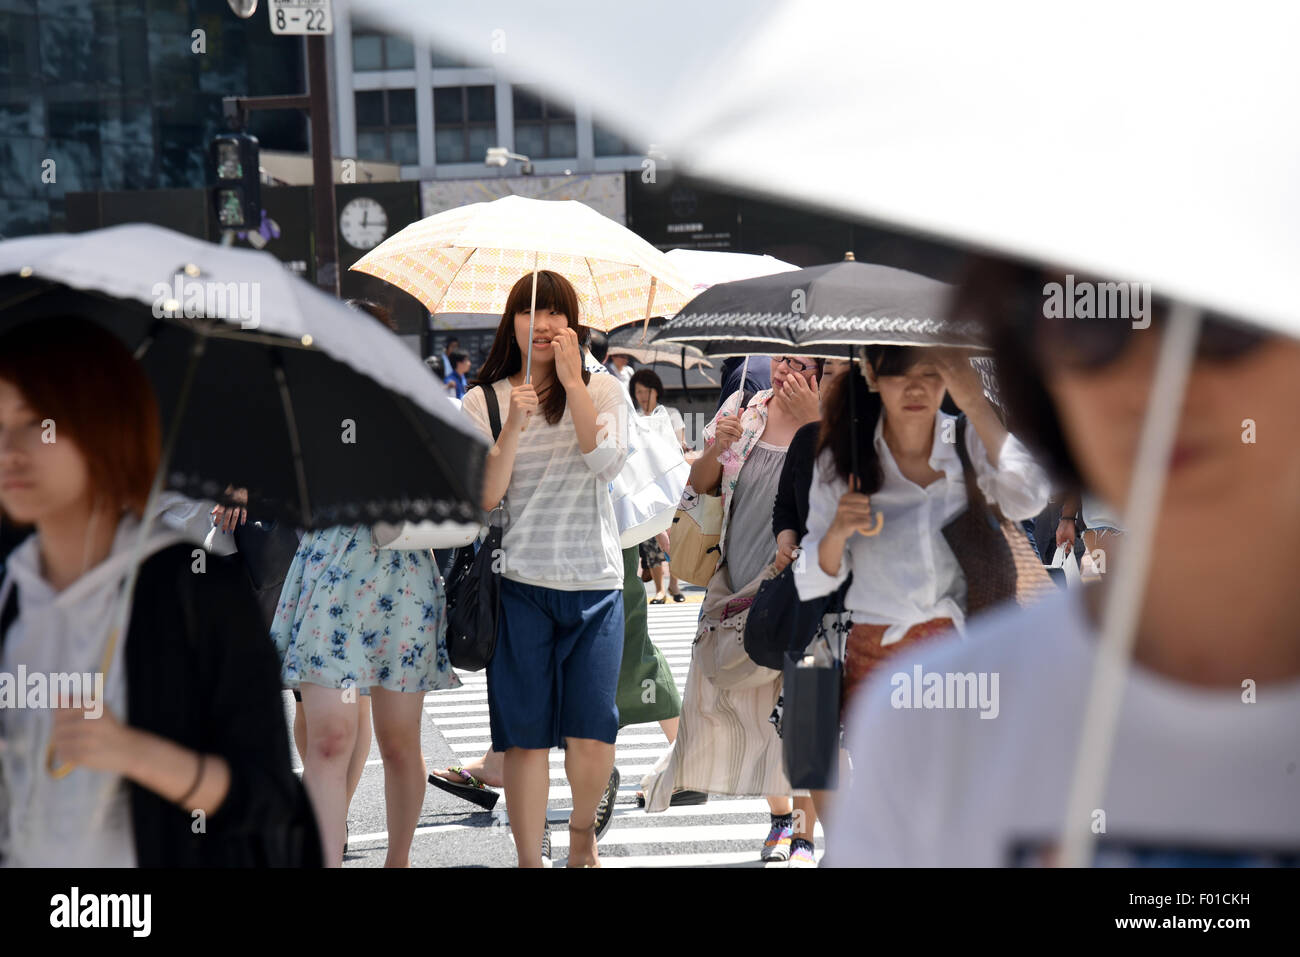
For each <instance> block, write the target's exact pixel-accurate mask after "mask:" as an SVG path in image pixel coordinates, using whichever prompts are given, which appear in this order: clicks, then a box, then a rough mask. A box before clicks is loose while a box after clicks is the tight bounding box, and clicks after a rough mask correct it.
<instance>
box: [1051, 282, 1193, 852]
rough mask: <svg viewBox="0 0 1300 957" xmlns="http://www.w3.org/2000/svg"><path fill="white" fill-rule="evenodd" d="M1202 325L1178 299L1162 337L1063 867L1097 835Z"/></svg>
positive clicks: (1105, 619)
mask: <svg viewBox="0 0 1300 957" xmlns="http://www.w3.org/2000/svg"><path fill="white" fill-rule="evenodd" d="M1200 332H1201V312H1200V310H1199V309H1197V308H1195V307H1193V306H1189V305H1186V304H1184V303H1176V304H1175V305H1174V307H1173V309H1172V315H1171V316H1170V322H1169V324H1168V327H1167V328H1166V329H1165V334H1164V341H1163V342H1162V343H1161V344H1160V354H1159V357H1158V358H1157V360H1156V373H1155V376H1154V378H1153V381H1152V383H1151V390H1150V392H1149V393H1148V394H1147V409H1146V417H1145V420H1144V421H1143V423H1142V433H1141V437H1140V439H1139V445H1138V457H1137V463H1136V465H1135V467H1134V470H1133V477H1132V479H1131V480H1130V482H1129V494H1128V504H1127V505H1126V507H1125V508H1124V530H1125V535H1124V540H1125V542H1126V546H1125V549H1124V561H1125V569H1124V574H1123V575H1120V576H1119V577H1118V578H1117V579H1116V580H1115V582H1114V583H1113V585H1112V586H1111V587H1110V588H1109V589H1108V592H1107V594H1106V595H1105V605H1104V607H1103V609H1102V613H1101V636H1100V640H1099V641H1098V643H1097V657H1096V659H1095V661H1094V663H1093V668H1092V683H1091V686H1090V687H1089V690H1088V703H1087V708H1086V710H1085V711H1084V717H1083V732H1082V735H1081V739H1080V743H1079V750H1078V752H1077V753H1076V755H1075V763H1074V777H1073V779H1072V780H1071V783H1070V796H1069V800H1068V802H1067V809H1066V816H1065V828H1064V833H1063V834H1062V841H1061V843H1062V853H1061V861H1060V863H1061V865H1062V866H1064V867H1087V866H1090V864H1091V851H1092V846H1093V840H1094V837H1095V835H1094V834H1093V830H1092V827H1091V826H1090V825H1091V821H1092V814H1093V809H1094V808H1099V807H1101V806H1102V801H1103V799H1104V796H1105V793H1106V778H1107V775H1108V773H1109V771H1110V761H1111V754H1112V751H1113V749H1114V744H1115V729H1116V728H1117V727H1118V725H1119V714H1120V705H1121V703H1122V701H1123V694H1124V684H1125V679H1126V677H1127V671H1128V667H1129V662H1130V660H1131V659H1132V657H1133V643H1134V639H1135V638H1136V637H1137V622H1138V615H1139V614H1140V613H1141V611H1142V598H1143V594H1144V592H1145V590H1146V583H1147V572H1148V570H1149V567H1150V563H1151V555H1152V553H1153V552H1154V550H1155V542H1154V540H1153V539H1154V535H1155V530H1156V522H1157V520H1158V519H1159V517H1160V500H1161V497H1162V496H1163V495H1164V488H1165V475H1166V473H1167V471H1168V467H1169V453H1170V451H1171V450H1172V449H1173V446H1174V439H1175V437H1176V436H1177V433H1178V421H1179V419H1180V418H1181V416H1182V410H1183V400H1184V396H1185V393H1186V391H1187V379H1188V376H1189V375H1190V374H1191V369H1192V363H1193V361H1194V360H1195V353H1196V343H1197V339H1198V338H1199V336H1200Z"/></svg>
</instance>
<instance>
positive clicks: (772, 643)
mask: <svg viewBox="0 0 1300 957" xmlns="http://www.w3.org/2000/svg"><path fill="white" fill-rule="evenodd" d="M796 560H797V559H796ZM803 560H804V561H815V560H816V556H812V557H811V558H809V557H807V556H804V558H803ZM852 581H853V576H852V575H849V577H848V578H847V579H846V580H845V582H844V584H843V585H841V586H840V588H839V590H838V591H837V592H834V593H832V594H830V595H823V596H821V597H820V598H810V599H808V600H807V601H800V599H799V592H798V590H797V589H796V588H795V584H794V563H793V562H792V563H791V564H789V565H787V566H786V567H785V568H784V569H783V570H782V571H781V573H780V574H779V575H777V576H776V577H775V578H770V579H768V580H767V581H765V582H763V584H761V585H759V586H758V594H756V595H755V596H754V604H752V605H751V606H750V608H749V617H748V618H747V619H746V620H745V653H746V654H747V655H749V657H750V658H752V659H753V660H754V663H755V664H759V665H762V666H763V667H764V668H775V669H776V670H778V671H779V670H781V668H783V667H784V666H785V656H786V654H787V653H789V654H791V655H795V656H796V657H797V656H799V655H802V654H803V650H804V649H805V648H807V647H808V642H810V641H812V640H813V637H814V636H815V635H816V634H817V628H818V626H819V625H821V621H822V616H823V615H825V614H826V610H827V609H828V608H829V607H830V606H831V602H832V601H833V600H838V601H839V602H841V603H843V601H844V595H845V594H846V593H847V592H848V590H849V585H850V584H851V583H852Z"/></svg>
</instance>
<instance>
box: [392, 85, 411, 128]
mask: <svg viewBox="0 0 1300 957" xmlns="http://www.w3.org/2000/svg"><path fill="white" fill-rule="evenodd" d="M388 125H389V126H414V125H415V91H414V90H389V91H388Z"/></svg>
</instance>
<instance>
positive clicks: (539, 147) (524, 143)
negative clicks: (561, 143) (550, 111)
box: [515, 124, 546, 159]
mask: <svg viewBox="0 0 1300 957" xmlns="http://www.w3.org/2000/svg"><path fill="white" fill-rule="evenodd" d="M543 129H544V127H542V125H541V124H524V125H522V126H520V125H516V126H515V152H516V153H523V154H524V155H525V156H527V157H529V158H530V159H543V158H544V157H545V155H546V154H545V152H544V149H545V147H544V144H543V140H542V132H543Z"/></svg>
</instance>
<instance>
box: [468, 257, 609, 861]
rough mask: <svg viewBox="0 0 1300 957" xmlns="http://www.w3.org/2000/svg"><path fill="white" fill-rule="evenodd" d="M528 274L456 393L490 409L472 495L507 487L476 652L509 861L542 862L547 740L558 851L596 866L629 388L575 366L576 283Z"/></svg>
mask: <svg viewBox="0 0 1300 957" xmlns="http://www.w3.org/2000/svg"><path fill="white" fill-rule="evenodd" d="M535 282H536V299H535V307H534V308H532V309H530V304H532V303H533V302H534V300H533V283H534V278H533V276H532V274H529V275H526V276H524V277H522V278H521V279H520V280H519V281H518V282H517V283H515V285H514V287H513V288H512V289H511V291H510V295H509V297H508V298H507V300H506V308H505V312H504V313H503V314H502V317H501V324H500V325H499V326H498V327H497V334H496V339H495V341H494V342H493V344H492V351H491V352H490V353H489V355H488V358H487V361H486V362H484V364H483V368H482V369H480V370H479V374H478V378H477V384H476V387H475V388H473V389H471V390H470V391H469V392H467V393H466V394H465V401H464V406H463V408H464V409H465V411H466V413H467V414H468V415H469V416H470V418H472V419H473V420H474V422H475V423H476V424H477V425H478V427H479V428H480V429H481V430H482V431H483V432H484V434H485V435H487V436H489V437H491V436H492V431H493V429H492V418H493V416H492V414H491V413H490V412H489V405H490V404H491V405H494V406H495V407H496V411H497V418H498V420H499V422H500V425H501V429H500V435H499V437H497V438H496V440H495V444H494V445H493V448H492V451H491V453H490V454H489V456H488V460H487V465H486V467H485V469H484V477H483V500H482V504H483V507H484V508H485V509H493V508H495V507H496V506H497V505H498V504H501V503H502V500H503V499H504V506H505V512H506V524H505V532H504V535H503V538H502V543H501V544H502V552H503V554H502V556H501V559H502V561H501V566H500V571H501V578H502V580H501V615H500V621H499V633H498V640H497V647H496V651H495V653H494V654H493V656H492V660H491V662H490V663H489V664H488V668H487V680H488V710H489V714H490V717H491V725H492V748H493V750H494V751H502V752H504V753H505V769H504V778H505V792H506V807H507V809H508V811H509V815H510V828H511V831H512V832H513V834H514V838H515V848H516V851H517V853H518V855H519V864H520V866H521V867H540V866H543V860H542V851H543V835H544V832H545V828H546V802H547V794H548V791H549V787H550V768H549V758H548V755H549V753H550V750H551V749H552V748H556V747H563V748H564V749H565V762H564V765H565V772H566V774H567V776H568V779H569V784H570V786H571V788H572V792H573V812H572V815H571V816H570V818H569V866H570V867H581V866H599V857H598V855H597V852H596V827H597V823H598V821H597V811H598V806H599V804H600V801H601V796H602V794H603V793H605V791H606V789H607V786H608V782H609V780H610V777H611V772H612V771H613V767H614V740H615V738H616V737H617V735H618V708H617V707H616V705H615V695H616V690H617V686H618V671H619V664H620V662H621V660H622V654H623V554H622V549H621V548H620V547H619V532H618V525H617V522H616V520H615V516H614V506H613V502H612V501H611V499H610V496H609V482H610V481H611V480H612V479H613V478H614V476H616V475H617V474H618V473H619V470H620V469H621V468H622V466H623V462H624V460H625V459H626V458H627V415H628V410H627V407H626V403H627V399H626V397H625V395H624V393H623V389H622V386H620V385H619V383H618V382H617V381H616V380H615V379H614V377H613V376H604V375H597V376H593V375H591V373H590V372H588V371H587V370H586V369H585V368H584V364H583V359H582V335H581V334H582V333H583V332H584V330H583V329H582V326H581V325H580V316H579V305H578V295H577V292H576V291H575V290H574V288H573V286H572V284H570V283H569V281H568V280H567V279H565V278H564V277H563V276H561V275H559V274H558V273H554V272H551V271H549V270H542V271H541V272H539V273H537V275H536V280H535ZM530 312H531V313H532V317H533V318H530ZM530 330H531V333H532V335H531V338H530V335H529V332H530ZM525 354H531V365H530V366H529V367H528V368H526V367H525V358H524V357H525ZM530 372H531V377H530V376H529V373H530ZM489 395H490V397H489Z"/></svg>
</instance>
